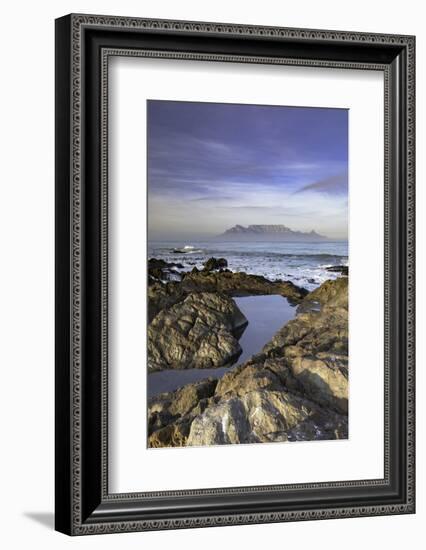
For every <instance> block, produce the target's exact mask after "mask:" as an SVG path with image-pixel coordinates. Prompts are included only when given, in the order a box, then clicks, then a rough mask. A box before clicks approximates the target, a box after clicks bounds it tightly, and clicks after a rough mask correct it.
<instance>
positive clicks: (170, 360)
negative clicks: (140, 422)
mask: <svg viewBox="0 0 426 550" xmlns="http://www.w3.org/2000/svg"><path fill="white" fill-rule="evenodd" d="M150 262H151V263H152V266H153V269H154V264H155V262H154V261H153V260H150ZM164 263H165V262H164ZM173 267H174V266H169V265H163V266H160V265H158V264H155V269H156V270H157V272H156V273H155V274H154V273H149V288H148V314H149V320H150V323H149V327H148V357H149V361H148V370H149V372H154V371H156V370H162V369H171V368H173V369H186V368H201V369H202V368H212V367H219V366H230V365H232V364H233V363H234V362H235V359H236V358H237V357H238V356H239V354H240V353H241V348H240V346H239V343H238V338H239V335H240V334H241V331H242V330H244V328H245V326H246V324H247V319H245V317H244V315H243V314H242V313H241V311H240V310H239V308H238V307H237V305H236V304H235V302H234V300H233V299H232V298H233V297H236V296H253V295H265V294H278V295H281V296H284V297H286V298H287V299H288V300H289V301H291V303H293V304H295V305H296V304H297V315H296V317H295V318H294V319H293V320H291V321H289V322H288V323H286V324H285V325H284V326H283V327H282V328H281V329H280V330H279V331H278V332H277V333H276V334H275V335H274V336H273V338H272V339H271V340H270V342H268V343H267V344H266V345H265V346H264V348H263V350H261V351H260V353H258V354H257V355H254V356H252V357H251V358H250V359H249V360H248V361H247V362H245V363H244V364H242V365H239V366H238V367H234V368H232V369H230V370H229V371H228V372H226V374H225V375H224V376H223V377H222V378H220V379H213V378H207V379H204V380H202V381H200V382H196V383H192V384H187V385H185V386H183V387H181V388H179V389H178V390H176V391H173V392H169V393H163V394H160V395H158V396H156V397H153V398H151V399H150V400H149V402H148V445H149V447H170V446H191V445H197V446H198V445H219V444H230V443H256V442H257V443H259V442H273V441H306V440H320V439H345V438H347V437H348V416H347V413H348V279H347V277H346V276H342V277H340V278H338V279H336V280H333V281H331V280H330V281H326V282H325V283H323V284H322V285H321V286H320V287H318V288H317V289H316V290H314V291H313V292H310V293H308V291H306V290H305V289H303V288H299V287H297V286H296V285H294V284H293V283H290V282H287V281H275V282H271V281H268V280H267V279H265V278H264V277H260V276H256V275H248V274H246V273H233V272H231V271H229V270H228V269H227V264H226V260H225V259H223V258H221V259H218V260H216V259H215V258H211V259H210V260H208V262H206V264H205V266H204V269H203V270H196V269H194V270H193V271H192V272H190V273H181V274H180V281H168V282H164V281H167V277H164V276H163V272H162V270H171V269H173ZM158 269H160V271H158Z"/></svg>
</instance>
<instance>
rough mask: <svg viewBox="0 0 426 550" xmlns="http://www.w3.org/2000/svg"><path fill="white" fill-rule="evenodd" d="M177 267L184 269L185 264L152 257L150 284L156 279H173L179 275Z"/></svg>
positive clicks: (149, 262) (149, 268)
mask: <svg viewBox="0 0 426 550" xmlns="http://www.w3.org/2000/svg"><path fill="white" fill-rule="evenodd" d="M176 268H178V269H182V268H183V265H182V264H179V263H174V262H166V261H164V260H161V259H157V258H150V259H149V260H148V284H152V283H153V282H154V281H156V280H158V281H168V280H171V278H172V277H176V276H177V275H178V273H177V271H175V269H176ZM179 279H180V277H179Z"/></svg>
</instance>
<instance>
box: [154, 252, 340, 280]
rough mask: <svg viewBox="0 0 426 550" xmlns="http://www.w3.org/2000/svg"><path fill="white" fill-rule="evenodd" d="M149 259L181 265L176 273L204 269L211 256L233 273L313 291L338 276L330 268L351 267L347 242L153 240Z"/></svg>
mask: <svg viewBox="0 0 426 550" xmlns="http://www.w3.org/2000/svg"><path fill="white" fill-rule="evenodd" d="M148 257H149V258H161V259H163V260H165V261H167V262H175V263H179V264H182V265H183V268H181V269H177V271H190V270H191V269H193V268H194V267H197V268H198V269H201V268H202V267H203V263H204V262H205V261H206V260H207V259H208V258H211V257H215V258H225V259H226V260H227V261H228V268H229V269H230V270H231V271H244V272H245V273H250V274H253V275H263V276H264V277H266V278H267V279H269V280H271V281H275V280H279V279H280V280H286V281H292V282H293V283H294V284H296V285H298V286H302V287H304V288H306V289H307V290H313V289H315V288H316V287H318V286H319V285H320V284H322V283H323V282H324V281H326V280H327V279H335V278H336V277H338V276H339V274H338V273H333V272H330V271H327V267H331V266H336V265H348V242H347V241H317V242H237V241H235V242H233V241H226V242H220V241H190V242H182V241H150V242H149V243H148Z"/></svg>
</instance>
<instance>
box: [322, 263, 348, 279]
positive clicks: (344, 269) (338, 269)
mask: <svg viewBox="0 0 426 550" xmlns="http://www.w3.org/2000/svg"><path fill="white" fill-rule="evenodd" d="M326 270H327V271H330V272H331V273H341V274H342V275H345V276H346V277H347V276H348V275H349V267H348V266H347V265H332V266H330V267H326Z"/></svg>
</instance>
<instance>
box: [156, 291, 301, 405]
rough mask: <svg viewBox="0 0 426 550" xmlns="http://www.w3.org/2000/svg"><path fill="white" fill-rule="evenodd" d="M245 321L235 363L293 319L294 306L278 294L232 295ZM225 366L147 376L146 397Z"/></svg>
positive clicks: (224, 369)
mask: <svg viewBox="0 0 426 550" xmlns="http://www.w3.org/2000/svg"><path fill="white" fill-rule="evenodd" d="M234 300H235V302H236V303H237V305H238V307H239V308H240V309H241V311H242V312H243V313H244V315H245V316H246V318H247V320H248V322H249V323H248V325H247V328H246V329H245V331H244V332H243V334H242V336H241V337H240V340H239V342H240V345H241V348H242V350H243V351H242V353H241V355H240V357H239V358H238V363H237V364H238V365H240V364H241V363H244V362H245V361H247V359H249V358H250V357H251V356H252V355H254V354H256V353H259V352H260V351H261V350H262V348H263V346H264V345H265V344H266V343H267V342H269V340H270V339H271V338H272V336H273V335H274V334H275V333H276V332H277V330H279V329H280V328H281V327H282V326H283V325H284V324H285V323H287V322H288V321H290V319H293V317H294V315H295V313H296V308H295V307H293V306H291V305H290V304H289V303H288V300H287V298H283V297H282V296H244V297H241V298H234ZM228 370H229V367H221V368H218V369H170V370H163V371H159V372H154V373H152V374H149V375H148V398H149V397H152V396H154V395H158V394H159V393H162V392H169V391H173V390H175V389H177V388H179V387H181V386H184V385H185V384H190V383H192V382H196V381H197V380H202V379H204V378H208V377H209V376H213V377H214V378H220V377H222V376H223V375H224V374H225V372H227V371H228Z"/></svg>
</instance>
